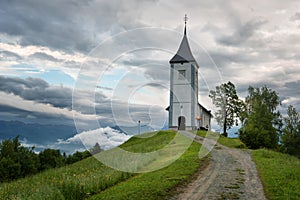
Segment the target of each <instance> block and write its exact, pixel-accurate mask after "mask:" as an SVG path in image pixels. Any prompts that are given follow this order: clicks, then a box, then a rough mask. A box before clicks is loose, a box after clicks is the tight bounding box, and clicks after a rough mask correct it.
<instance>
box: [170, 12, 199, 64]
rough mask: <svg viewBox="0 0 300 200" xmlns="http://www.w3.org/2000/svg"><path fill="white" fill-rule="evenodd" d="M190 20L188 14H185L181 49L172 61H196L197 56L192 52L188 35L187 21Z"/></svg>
mask: <svg viewBox="0 0 300 200" xmlns="http://www.w3.org/2000/svg"><path fill="white" fill-rule="evenodd" d="M187 20H188V17H187V15H185V16H184V35H183V38H182V41H181V43H180V46H179V49H178V51H177V53H176V54H175V56H173V58H172V59H171V60H170V63H186V62H194V61H195V58H194V56H193V54H192V52H191V48H190V45H189V42H188V39H187V36H186V22H187Z"/></svg>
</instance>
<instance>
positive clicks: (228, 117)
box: [209, 81, 243, 137]
mask: <svg viewBox="0 0 300 200" xmlns="http://www.w3.org/2000/svg"><path fill="white" fill-rule="evenodd" d="M209 97H210V98H211V99H212V102H213V104H214V105H215V106H216V107H217V108H218V110H217V111H216V112H215V118H216V120H217V123H218V124H219V125H220V126H221V127H222V128H223V135H224V136H226V137H227V129H230V128H231V127H232V126H233V125H234V124H235V125H238V118H239V117H240V112H241V110H243V101H242V100H240V99H239V97H238V95H237V92H236V89H235V85H234V84H233V83H231V82H230V81H229V82H228V83H223V84H221V85H220V86H217V87H216V90H215V91H213V90H211V91H210V94H209Z"/></svg>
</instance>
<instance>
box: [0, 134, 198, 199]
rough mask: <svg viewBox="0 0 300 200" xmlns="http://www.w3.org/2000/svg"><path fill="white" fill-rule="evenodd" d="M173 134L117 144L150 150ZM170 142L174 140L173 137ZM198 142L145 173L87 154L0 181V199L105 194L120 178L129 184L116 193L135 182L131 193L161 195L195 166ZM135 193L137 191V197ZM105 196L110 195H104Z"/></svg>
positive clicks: (71, 197) (120, 183)
mask: <svg viewBox="0 0 300 200" xmlns="http://www.w3.org/2000/svg"><path fill="white" fill-rule="evenodd" d="M175 135H176V132H174V131H160V132H156V133H149V134H145V135H142V137H144V138H137V137H132V138H131V139H129V140H128V141H127V142H126V143H125V144H123V145H121V147H122V148H124V149H126V150H127V151H132V152H151V151H155V150H158V149H160V148H162V147H165V146H166V145H167V144H168V143H170V142H171V141H173V140H174V138H175ZM148 136H152V137H148ZM173 143H176V141H175V142H173ZM174 145H175V147H177V146H178V144H177V146H176V144H174ZM199 146H200V145H198V144H195V143H193V144H192V145H191V147H190V148H189V150H188V151H186V153H184V155H183V156H182V157H180V159H179V160H178V161H176V162H175V163H177V164H172V165H170V166H168V167H166V168H163V169H161V170H158V171H155V172H151V173H145V174H134V173H128V172H122V171H118V170H115V169H112V168H109V167H107V166H105V165H103V164H101V163H100V162H99V161H98V160H97V159H95V158H94V157H90V158H87V159H85V160H82V161H80V162H77V163H74V164H72V165H69V166H65V167H62V168H57V169H51V170H47V171H44V172H42V173H40V174H37V175H34V176H30V177H27V178H23V179H19V180H16V181H12V182H9V183H2V184H0V199H1V200H7V199H22V200H23V199H33V200H35V199H45V200H47V199H49V200H50V199H55V200H60V199H64V200H69V199H70V200H71V199H72V200H76V199H87V198H89V197H92V196H93V195H95V194H99V193H100V196H101V195H103V194H104V195H105V194H107V192H109V191H110V188H111V187H112V186H114V185H117V186H119V185H120V186H122V185H123V183H122V182H123V181H126V180H128V179H129V182H128V183H129V185H127V186H126V184H125V185H123V189H124V190H127V189H126V188H127V187H128V192H127V193H124V191H121V192H119V193H120V194H118V195H123V199H126V198H127V196H130V194H129V192H130V191H132V188H135V187H133V186H132V184H133V185H137V187H136V188H135V189H137V188H138V190H139V191H138V192H135V194H133V195H135V197H138V198H139V199H141V197H143V196H144V194H147V195H146V197H147V196H149V195H151V194H150V193H152V195H154V196H155V195H159V196H164V195H167V194H169V193H168V190H169V189H170V188H172V187H174V186H175V185H176V184H178V183H179V182H180V181H182V180H184V179H187V178H188V176H189V175H190V174H192V173H193V172H194V171H195V170H196V169H197V167H199V158H198V151H197V149H198V150H199ZM177 148H178V147H177ZM170 150H171V148H170ZM110 151H113V150H110ZM104 152H107V151H104ZM100 154H101V153H100ZM147 162H150V163H152V160H147ZM153 163H155V162H153ZM171 166H172V167H171ZM138 167H141V166H138ZM132 177H133V178H132ZM143 177H144V178H145V177H146V179H143ZM140 178H142V179H140ZM160 182H164V184H163V185H164V186H159V185H160V184H162V183H160ZM124 183H126V182H124ZM151 184H152V185H153V187H152V191H150V190H148V189H149V188H148V185H151ZM108 188H109V189H108ZM112 188H116V187H112ZM107 189H108V190H107ZM143 190H145V191H143ZM102 191H104V192H102ZM148 192H149V194H148ZM124 195H125V196H124ZM137 195H141V197H140V196H137ZM97 196H98V195H97ZM152 197H153V196H152ZM153 198H154V197H153ZM153 198H152V199H153ZM106 199H111V198H110V197H109V196H106Z"/></svg>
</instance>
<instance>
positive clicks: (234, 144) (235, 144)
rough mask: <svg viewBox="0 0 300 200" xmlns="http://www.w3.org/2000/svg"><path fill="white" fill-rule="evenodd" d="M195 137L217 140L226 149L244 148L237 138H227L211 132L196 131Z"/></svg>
mask: <svg viewBox="0 0 300 200" xmlns="http://www.w3.org/2000/svg"><path fill="white" fill-rule="evenodd" d="M197 135H199V136H202V137H208V138H212V139H217V141H218V142H219V143H220V144H222V145H224V146H227V147H231V148H246V146H245V144H244V143H243V142H241V140H240V139H239V138H227V137H224V136H222V135H220V134H219V133H215V132H211V131H197Z"/></svg>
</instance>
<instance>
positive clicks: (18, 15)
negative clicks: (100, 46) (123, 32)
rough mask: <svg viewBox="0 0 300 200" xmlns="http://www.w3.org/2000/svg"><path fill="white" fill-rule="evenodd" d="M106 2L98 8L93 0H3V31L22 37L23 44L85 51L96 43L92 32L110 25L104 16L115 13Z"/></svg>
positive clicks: (0, 17) (0, 16) (0, 22)
mask: <svg viewBox="0 0 300 200" xmlns="http://www.w3.org/2000/svg"><path fill="white" fill-rule="evenodd" d="M111 4H112V3H111ZM105 5H106V3H103V7H98V8H99V10H97V5H95V2H93V1H73V0H66V1H60V0H54V1H38V0H28V1H14V0H13V1H8V0H3V1H1V2H0V8H1V12H0V32H1V33H5V34H8V35H12V36H20V37H21V40H20V44H21V45H38V46H48V47H52V48H54V49H63V50H66V51H73V50H78V51H84V52H86V51H88V50H90V49H91V48H92V47H93V45H94V44H93V42H94V41H93V40H94V39H95V37H94V33H93V32H94V31H96V29H98V28H100V27H101V29H104V30H105V29H108V28H109V26H110V24H109V23H107V22H105V20H103V19H104V16H105V15H107V16H113V15H114V14H115V12H114V11H113V7H111V6H110V4H108V5H107V6H105ZM79 13H80V15H79ZM93 15H95V18H93ZM109 18H110V17H109ZM105 19H106V18H105ZM90 28H92V29H91V30H89V29H90Z"/></svg>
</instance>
